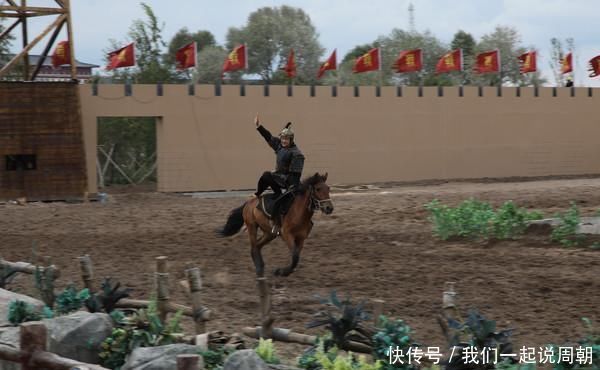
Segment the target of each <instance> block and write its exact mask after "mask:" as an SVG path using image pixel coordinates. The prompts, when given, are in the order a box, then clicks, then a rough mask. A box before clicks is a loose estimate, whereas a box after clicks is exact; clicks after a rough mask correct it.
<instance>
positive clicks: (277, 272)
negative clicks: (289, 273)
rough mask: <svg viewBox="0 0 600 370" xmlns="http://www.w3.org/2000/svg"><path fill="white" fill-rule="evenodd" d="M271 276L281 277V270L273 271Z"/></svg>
mask: <svg viewBox="0 0 600 370" xmlns="http://www.w3.org/2000/svg"><path fill="white" fill-rule="evenodd" d="M273 275H275V276H283V272H282V271H281V269H275V271H273Z"/></svg>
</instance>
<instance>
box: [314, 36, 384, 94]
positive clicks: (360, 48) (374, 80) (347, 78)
mask: <svg viewBox="0 0 600 370" xmlns="http://www.w3.org/2000/svg"><path fill="white" fill-rule="evenodd" d="M380 46H381V45H380V43H379V42H377V41H375V42H372V43H370V44H364V45H357V46H355V47H354V48H353V49H352V50H350V51H349V52H348V53H346V55H344V58H342V61H341V63H340V65H339V66H338V70H337V73H330V74H327V75H326V77H324V78H323V83H325V84H327V85H337V84H339V85H342V86H354V85H363V86H364V85H377V84H378V83H379V74H380V72H378V71H377V72H376V71H371V72H364V73H354V72H353V71H352V67H354V63H355V62H356V59H357V58H358V57H360V56H362V55H364V54H365V53H366V52H368V51H369V50H371V49H373V48H377V47H380Z"/></svg>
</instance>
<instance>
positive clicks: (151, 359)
mask: <svg viewBox="0 0 600 370" xmlns="http://www.w3.org/2000/svg"><path fill="white" fill-rule="evenodd" d="M199 353H200V347H198V346H192V345H189V344H169V345H167V346H160V347H146V348H136V349H134V350H133V352H131V354H130V355H129V357H128V358H127V362H125V364H124V365H123V367H121V370H163V369H176V368H177V355H181V354H199Z"/></svg>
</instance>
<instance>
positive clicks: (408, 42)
mask: <svg viewBox="0 0 600 370" xmlns="http://www.w3.org/2000/svg"><path fill="white" fill-rule="evenodd" d="M380 42H381V46H382V48H383V49H382V58H383V71H384V81H389V83H392V84H395V85H409V86H418V85H420V84H423V85H424V86H437V85H451V84H452V80H451V79H450V77H449V75H448V74H439V75H438V74H436V73H435V66H436V64H437V62H438V60H439V58H440V57H441V56H442V55H444V53H446V52H447V51H448V46H447V45H444V44H443V43H442V42H441V41H440V40H439V39H438V38H436V37H435V36H434V35H433V34H432V33H431V32H429V31H425V32H417V31H414V32H407V31H404V30H401V29H393V30H392V32H391V33H390V35H389V36H387V37H383V38H380ZM410 49H421V50H422V51H423V69H422V71H421V72H415V73H395V72H394V70H393V68H392V67H393V64H394V62H395V61H396V58H397V57H398V54H399V53H400V51H402V50H410Z"/></svg>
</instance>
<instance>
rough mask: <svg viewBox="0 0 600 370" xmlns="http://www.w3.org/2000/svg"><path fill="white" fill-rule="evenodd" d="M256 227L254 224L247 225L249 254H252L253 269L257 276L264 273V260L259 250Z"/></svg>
mask: <svg viewBox="0 0 600 370" xmlns="http://www.w3.org/2000/svg"><path fill="white" fill-rule="evenodd" d="M257 234H258V227H257V226H256V224H254V225H249V226H248V237H249V238H250V254H251V255H252V262H254V269H255V270H256V276H257V277H263V276H264V275H265V262H264V261H263V258H262V253H261V251H260V247H261V246H260V245H259V244H258V243H259V241H258V240H257V238H256V237H257Z"/></svg>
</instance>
